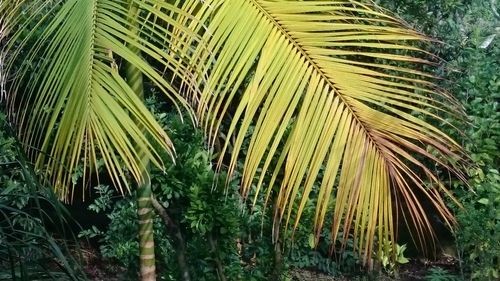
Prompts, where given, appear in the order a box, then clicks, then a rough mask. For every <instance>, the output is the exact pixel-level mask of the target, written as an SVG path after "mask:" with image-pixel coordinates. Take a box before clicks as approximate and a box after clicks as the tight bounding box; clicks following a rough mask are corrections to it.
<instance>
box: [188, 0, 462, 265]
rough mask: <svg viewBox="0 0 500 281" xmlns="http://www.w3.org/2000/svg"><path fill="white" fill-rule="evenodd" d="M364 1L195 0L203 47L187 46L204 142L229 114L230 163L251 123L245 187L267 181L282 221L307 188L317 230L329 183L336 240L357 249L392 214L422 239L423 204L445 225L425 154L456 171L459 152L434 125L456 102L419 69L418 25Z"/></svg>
mask: <svg viewBox="0 0 500 281" xmlns="http://www.w3.org/2000/svg"><path fill="white" fill-rule="evenodd" d="M366 2H367V1H365V2H363V3H362V2H359V1H320V0H317V1H313V0H311V1H286V0H273V1H270V0H212V1H205V4H204V5H208V6H209V7H211V14H210V18H207V25H208V30H209V32H207V33H206V34H205V36H204V41H205V42H207V44H208V45H209V48H208V49H209V52H207V51H206V50H205V49H204V50H201V49H200V50H199V51H197V52H195V54H194V55H193V58H194V60H195V61H205V62H206V64H205V67H204V69H202V70H201V71H199V73H203V74H204V75H203V76H202V77H200V78H203V79H205V78H206V79H207V82H206V85H205V87H204V91H203V92H202V95H201V96H200V98H199V102H198V103H197V113H198V115H199V116H200V119H201V120H202V124H203V126H204V128H205V130H206V132H207V134H208V135H209V136H210V141H211V142H212V143H213V141H214V140H215V139H216V138H217V135H218V133H219V131H220V129H219V128H221V125H223V124H224V121H223V120H225V118H226V115H227V114H228V113H230V114H231V115H232V122H231V124H230V127H229V129H227V131H224V132H223V133H224V135H226V136H227V137H226V140H227V141H226V144H225V146H224V148H223V151H222V156H221V158H220V159H221V161H222V159H224V155H225V154H227V153H230V155H231V156H230V158H231V161H230V165H229V171H230V172H232V171H233V170H234V169H235V168H236V164H237V161H238V159H239V157H240V154H241V149H242V144H243V143H244V139H245V137H246V136H247V135H250V136H251V137H250V142H249V147H248V151H246V153H245V154H246V157H245V162H244V163H245V164H244V173H243V180H242V185H241V190H242V193H243V195H244V196H247V195H248V194H249V193H250V191H253V192H254V193H255V194H256V195H255V197H256V198H257V196H258V194H259V191H260V190H261V189H262V187H265V189H266V190H267V196H269V195H270V192H271V190H272V189H273V187H274V186H275V185H277V187H279V193H278V197H277V206H278V209H277V210H278V211H277V213H276V216H277V220H283V219H284V220H285V221H286V224H287V225H288V222H289V220H290V218H291V215H292V213H293V210H294V207H293V206H294V204H298V211H297V212H296V214H295V222H294V225H295V226H297V224H298V223H299V219H300V216H301V213H302V211H303V209H304V206H305V204H306V202H307V201H308V199H309V197H310V195H311V194H312V192H313V190H314V192H315V193H316V194H317V197H318V200H317V206H316V216H315V225H316V230H315V231H316V235H317V237H318V236H319V233H320V229H321V228H322V226H323V223H324V220H325V217H326V215H327V209H328V207H329V206H330V205H331V204H332V200H331V196H332V194H334V197H335V198H334V202H335V203H334V204H335V210H334V213H333V227H332V235H333V241H336V239H337V238H338V236H339V234H340V233H343V234H342V237H340V238H342V239H344V240H346V239H347V238H348V235H349V234H353V235H354V239H355V244H356V245H357V247H358V249H360V252H361V253H362V254H363V255H364V257H365V259H364V260H365V261H368V258H369V257H370V256H371V255H372V253H373V252H374V249H378V252H380V251H383V250H384V249H383V247H387V246H388V245H389V244H390V243H388V242H389V241H394V240H395V235H396V229H395V227H396V222H397V220H398V217H397V216H398V215H401V216H402V217H403V218H404V220H405V221H406V222H407V223H408V225H409V226H411V228H412V230H413V231H414V233H416V237H415V238H416V239H417V240H418V241H419V242H420V243H421V246H422V247H424V246H425V245H424V244H425V239H426V237H428V236H431V237H432V233H433V232H432V225H431V222H430V219H429V216H428V215H427V214H426V211H429V210H432V209H434V211H435V212H436V213H437V214H438V215H439V216H441V218H442V219H443V220H444V222H445V223H446V224H448V225H449V226H450V227H451V226H453V225H454V223H455V220H454V218H453V215H452V214H451V213H450V211H449V210H448V209H447V207H446V205H445V201H444V200H443V197H442V195H443V194H447V195H451V194H450V192H449V191H448V190H447V189H446V188H445V186H444V184H443V183H442V182H441V181H440V180H439V178H438V176H437V175H436V174H435V173H434V172H433V170H431V168H430V167H427V166H426V164H425V163H435V164H436V165H437V166H441V168H444V169H445V170H450V171H452V172H453V173H455V174H457V175H458V176H459V177H462V174H461V173H460V172H459V171H458V170H457V166H456V163H457V161H459V160H460V159H462V158H463V155H462V150H461V148H460V147H459V145H458V144H457V143H456V142H454V141H453V140H452V139H451V138H450V137H448V136H447V135H446V134H445V133H444V132H443V131H442V130H440V129H439V128H437V127H436V125H433V124H440V125H439V126H441V125H444V126H445V125H446V124H447V122H446V121H445V120H444V119H443V117H441V116H444V115H446V114H450V113H451V115H455V114H456V113H458V114H460V112H461V108H460V106H459V105H458V103H457V102H456V101H455V100H454V99H453V98H452V97H451V96H450V95H448V94H446V93H445V92H444V91H441V90H439V89H437V88H436V87H435V86H434V85H433V84H432V80H433V77H432V76H431V75H429V74H427V73H425V72H423V71H422V70H421V69H423V68H424V66H432V65H433V63H432V62H430V61H428V60H427V59H433V58H432V56H431V55H429V54H428V53H426V52H425V51H423V50H420V49H418V48H416V47H415V46H416V44H414V43H412V42H414V41H417V42H418V41H420V42H426V41H428V39H427V38H426V37H424V36H423V35H421V34H419V33H417V32H415V31H413V30H411V29H409V28H408V27H407V26H405V25H404V24H403V23H402V22H401V21H399V20H398V19H396V18H394V17H392V16H389V15H386V14H385V13H383V12H382V11H381V10H380V9H377V8H376V7H374V6H373V5H370V4H366ZM189 5H190V4H186V7H187V6H189ZM186 7H185V9H186V10H188V8H186ZM199 18H200V19H202V20H203V18H202V17H199ZM426 58H427V59H426ZM207 77H208V78H207ZM246 79H250V80H249V82H247V80H246ZM246 83H247V84H246ZM242 87H243V88H244V90H243V91H242V92H240V91H241V89H242ZM235 103H236V104H237V106H236V107H234V106H232V105H234V104H235ZM231 108H233V109H231ZM443 114H444V115H443ZM455 116H456V115H455ZM287 130H290V133H286V132H287ZM233 138H234V139H235V141H234V142H231V141H230V140H231V139H233ZM281 143H284V145H281ZM276 157H279V160H278V163H277V165H276V166H271V163H272V162H273V161H272V159H275V158H276ZM429 160H430V162H429ZM220 164H222V162H219V165H220ZM322 169H323V170H322ZM320 170H322V172H320ZM280 173H283V175H281V176H280ZM266 175H267V176H270V177H271V179H270V180H269V181H267V182H266V181H265V179H266ZM278 177H281V178H280V180H279V181H277V178H278ZM318 180H320V183H319V184H318V185H316V182H317V181H318ZM423 201H428V202H430V208H429V207H424V205H423V204H424V203H423ZM426 209H428V210H426ZM375 237H376V238H377V239H378V242H376V241H377V239H376V238H375ZM384 241H385V242H387V243H385V242H384ZM394 244H395V243H393V244H392V245H394ZM384 245H385V246H384ZM385 250H386V251H387V249H385Z"/></svg>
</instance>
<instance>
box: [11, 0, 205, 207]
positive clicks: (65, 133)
mask: <svg viewBox="0 0 500 281" xmlns="http://www.w3.org/2000/svg"><path fill="white" fill-rule="evenodd" d="M187 2H188V3H189V1H187ZM130 5H135V6H136V7H137V8H138V10H139V12H138V13H139V16H136V17H134V15H131V14H130ZM8 8H10V9H9V10H7V7H6V6H4V7H2V12H3V13H4V14H6V15H11V16H10V17H8V18H9V19H10V20H9V21H7V27H9V28H8V29H9V30H10V31H11V34H10V37H9V41H8V45H7V53H9V54H10V55H11V56H10V60H8V61H7V72H8V73H13V72H14V71H17V75H15V76H14V77H13V79H14V80H13V82H12V83H10V87H9V89H8V92H9V96H8V102H7V103H8V107H9V109H10V110H9V111H10V112H9V113H10V116H11V118H12V119H13V121H14V122H15V123H16V124H17V126H18V128H19V130H18V132H19V137H20V139H21V141H22V142H23V144H24V145H25V147H26V148H28V150H29V151H30V156H32V157H34V158H36V167H37V169H41V170H44V171H47V172H48V173H50V175H48V176H49V178H51V180H52V182H53V183H55V186H56V188H59V190H58V194H60V195H61V197H64V198H68V196H69V195H70V192H71V190H72V189H71V188H69V187H70V186H71V182H72V173H73V172H74V171H75V169H76V168H77V167H79V166H83V167H81V168H83V171H88V170H89V169H90V170H92V169H94V168H95V167H96V163H97V159H98V158H99V157H102V158H103V160H104V162H105V166H106V167H107V170H108V172H109V174H110V176H111V178H112V180H113V181H114V183H115V184H116V185H117V186H119V187H120V189H121V190H122V191H124V188H128V186H126V182H127V178H128V177H129V175H130V176H131V177H133V178H135V180H137V181H140V180H141V176H142V171H143V170H144V167H143V164H142V163H143V161H142V159H143V158H146V159H149V160H150V161H151V162H152V163H153V164H154V165H156V166H162V163H161V158H160V156H159V153H160V151H158V150H157V149H155V146H154V144H155V143H158V144H160V145H159V147H160V149H161V150H166V151H167V152H168V153H169V154H170V155H172V156H173V154H174V150H173V147H172V144H171V142H170V140H169V138H168V136H167V135H166V134H165V132H164V131H163V129H162V128H161V126H160V125H159V124H158V123H157V122H156V120H155V119H154V117H153V116H152V114H151V113H150V112H149V111H148V110H147V108H146V107H145V106H144V105H143V102H142V101H141V98H140V97H138V96H137V94H136V93H135V92H134V91H133V90H132V89H131V88H130V86H129V85H128V83H127V81H126V80H125V79H124V78H123V77H124V76H123V75H122V74H121V73H120V72H119V64H121V63H123V62H129V63H130V64H133V65H134V66H135V67H136V68H137V69H139V70H140V72H142V74H143V75H144V77H145V78H146V79H148V80H149V81H151V82H152V83H153V84H154V85H155V86H156V87H158V88H159V89H161V90H162V91H163V92H164V93H165V94H166V95H167V97H168V98H169V99H170V100H171V101H172V104H173V105H174V106H176V107H177V108H178V109H180V108H189V107H188V103H187V102H186V100H185V99H184V98H183V97H182V96H181V95H180V94H179V92H178V90H177V88H176V87H174V86H173V84H172V83H171V81H167V80H166V78H164V77H163V76H162V75H161V72H159V71H158V70H157V69H156V68H155V67H154V66H152V64H151V63H149V62H148V61H147V60H152V61H155V63H156V65H160V66H162V67H164V68H165V69H167V70H168V71H169V72H171V73H173V74H174V75H176V77H181V78H183V80H182V83H184V84H187V85H189V88H190V89H194V88H195V87H196V85H195V84H194V82H195V81H190V78H189V77H190V75H187V74H186V72H187V71H188V70H189V71H191V69H190V68H188V67H187V65H186V63H185V60H183V59H182V58H183V56H184V53H186V52H188V50H189V48H190V45H191V41H193V40H199V39H200V38H199V36H197V35H196V34H194V33H192V32H191V31H190V29H188V28H186V27H183V26H181V25H180V24H179V23H178V21H176V20H175V18H176V17H179V16H182V17H188V18H189V17H190V16H189V14H187V13H186V12H184V11H182V10H180V9H178V8H177V6H176V5H173V4H169V3H167V2H165V1H138V0H134V1H116V0H93V1H87V0H84V1H82V0H67V1H62V0H58V1H38V0H29V1H28V0H20V1H17V2H16V3H11V5H10V7H8ZM20 11H24V12H25V13H26V14H27V15H29V17H27V18H23V17H20V16H13V15H16V14H19V12H20ZM167 11H168V12H167ZM174 13H175V14H174ZM152 19H154V20H152ZM135 27H141V30H140V32H136V31H134V29H135ZM173 27H175V30H176V31H177V32H178V33H180V34H183V36H184V37H183V38H181V39H179V38H180V36H177V37H176V46H177V49H176V50H175V52H172V51H171V50H169V49H167V48H165V47H164V46H168V45H169V44H170V41H171V40H172V34H171V33H172V31H171V30H172V29H173ZM40 31H41V34H38V33H39V32H40ZM199 45H201V44H199ZM132 48H138V49H139V52H140V53H142V56H139V55H138V53H137V52H134V51H132ZM20 58H22V59H20ZM19 61H22V62H23V64H22V65H21V66H16V63H18V62H19ZM16 68H17V69H16ZM85 176H86V175H85Z"/></svg>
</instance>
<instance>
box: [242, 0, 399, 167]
mask: <svg viewBox="0 0 500 281" xmlns="http://www.w3.org/2000/svg"><path fill="white" fill-rule="evenodd" d="M249 1H250V2H252V3H253V5H254V6H255V7H256V8H257V9H259V11H261V12H262V13H263V14H264V15H265V16H266V17H267V19H268V20H269V21H271V23H272V24H274V26H275V27H276V28H277V29H278V30H279V31H280V32H281V34H282V35H283V36H285V37H286V38H287V40H288V41H289V42H290V43H291V44H293V46H294V47H295V48H296V49H297V50H298V51H299V52H300V53H301V54H302V56H303V57H304V58H305V59H306V61H307V62H308V63H309V64H310V65H311V66H312V67H313V68H314V70H315V71H316V72H317V73H318V74H319V75H320V77H321V78H322V79H323V80H324V81H325V82H326V83H327V84H328V85H329V86H330V88H331V89H332V90H333V92H334V93H335V94H336V95H337V96H338V97H339V98H340V100H341V101H342V103H343V104H344V105H345V106H346V108H347V109H348V110H349V113H350V114H351V115H352V116H353V118H354V120H355V121H356V123H358V124H359V125H360V126H361V129H362V130H363V132H365V135H366V136H367V137H368V140H369V142H370V143H372V144H374V146H375V149H376V150H377V152H378V153H379V155H380V156H381V157H382V158H383V159H384V160H385V162H386V163H390V161H389V162H388V161H387V160H388V159H387V158H386V157H385V153H382V150H381V148H380V146H379V143H378V142H376V141H375V140H374V139H373V137H372V135H371V134H370V131H369V130H368V129H367V127H366V125H365V123H364V122H363V121H361V120H360V119H359V118H358V116H357V115H356V113H355V111H354V109H353V106H352V105H351V104H349V102H347V101H346V99H345V98H344V96H342V95H341V94H340V92H339V90H338V89H337V87H335V84H334V83H333V82H332V81H331V80H330V79H329V78H328V77H327V76H326V74H325V73H324V72H323V71H322V70H321V68H320V67H319V66H318V64H317V63H316V62H315V61H314V59H312V58H311V56H309V54H308V53H307V52H306V50H305V49H304V48H303V47H302V46H301V45H300V43H299V42H297V41H296V40H295V39H294V38H293V37H292V36H291V35H290V34H289V33H288V32H287V30H286V29H285V28H284V27H283V26H282V25H281V24H280V23H279V22H278V21H277V20H276V19H275V18H274V17H273V16H272V15H271V14H270V13H269V12H268V11H267V10H266V9H265V8H264V7H262V5H261V4H260V3H259V2H258V1H257V0H249Z"/></svg>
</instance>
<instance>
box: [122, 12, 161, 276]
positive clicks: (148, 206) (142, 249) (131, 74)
mask: <svg viewBox="0 0 500 281" xmlns="http://www.w3.org/2000/svg"><path fill="white" fill-rule="evenodd" d="M129 3H130V10H129V11H130V12H129V16H130V17H131V18H137V17H138V16H139V10H138V8H137V6H136V5H134V4H132V3H131V2H129ZM133 22H137V21H133ZM138 30H139V27H137V26H135V33H136V34H138V33H139V31H138ZM128 47H129V49H130V50H131V51H132V52H134V53H136V54H137V55H139V56H140V54H141V52H140V50H139V48H137V47H134V46H132V45H130V46H128ZM124 67H125V78H126V79H127V83H128V84H129V85H130V87H131V88H132V90H134V92H135V93H136V94H137V96H139V97H140V98H141V99H143V98H144V86H143V77H142V72H141V71H140V70H139V69H138V68H137V67H135V66H134V65H133V64H132V63H128V62H127V63H125V66H124ZM142 163H143V167H144V171H143V173H142V174H143V175H142V181H141V182H139V183H138V185H137V214H138V217H139V255H140V272H141V280H142V281H155V280H156V266H155V242H154V236H153V218H154V211H153V205H152V202H151V193H152V192H151V179H150V177H149V173H148V166H149V160H148V159H146V158H144V159H143V161H142Z"/></svg>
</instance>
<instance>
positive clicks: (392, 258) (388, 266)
mask: <svg viewBox="0 0 500 281" xmlns="http://www.w3.org/2000/svg"><path fill="white" fill-rule="evenodd" d="M384 248H385V249H387V250H386V251H382V253H381V254H380V255H379V259H380V262H381V264H382V267H383V268H384V270H385V271H386V272H387V273H389V274H391V275H392V274H395V273H397V269H398V266H399V265H401V264H405V263H408V262H410V260H408V258H406V257H405V255H404V254H405V251H406V244H403V245H399V244H396V247H395V249H396V252H395V253H393V251H394V247H392V244H391V243H390V242H385V247H384Z"/></svg>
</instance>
